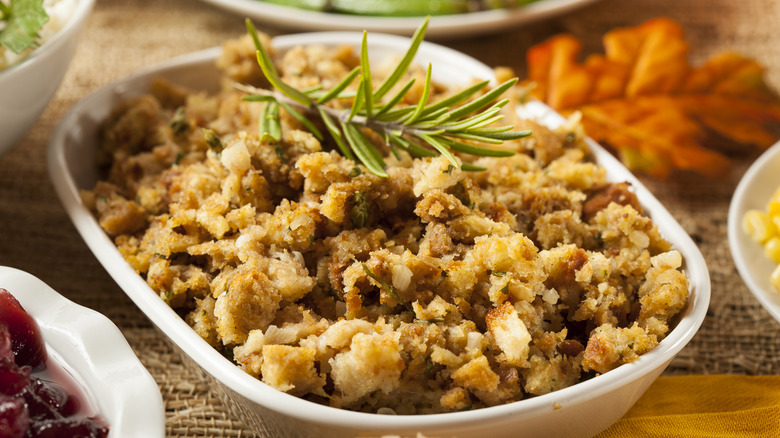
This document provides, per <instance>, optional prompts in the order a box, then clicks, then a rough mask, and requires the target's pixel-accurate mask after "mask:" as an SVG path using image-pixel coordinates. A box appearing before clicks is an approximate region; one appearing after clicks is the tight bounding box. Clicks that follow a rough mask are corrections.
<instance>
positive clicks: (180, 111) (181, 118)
mask: <svg viewBox="0 0 780 438" xmlns="http://www.w3.org/2000/svg"><path fill="white" fill-rule="evenodd" d="M169 125H170V126H171V132H173V135H181V134H183V133H185V132H186V131H187V130H188V129H190V122H189V121H188V120H187V113H186V112H185V111H184V107H183V106H180V107H178V108H176V111H175V112H174V113H173V117H171V121H170V122H169Z"/></svg>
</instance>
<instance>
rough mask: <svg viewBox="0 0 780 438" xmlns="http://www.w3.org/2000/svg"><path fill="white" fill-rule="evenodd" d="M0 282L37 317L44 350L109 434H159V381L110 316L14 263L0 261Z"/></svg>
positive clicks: (161, 409) (162, 425)
mask: <svg viewBox="0 0 780 438" xmlns="http://www.w3.org/2000/svg"><path fill="white" fill-rule="evenodd" d="M0 287H2V288H4V289H6V290H8V291H9V292H10V293H11V295H13V296H14V297H15V298H16V299H17V300H18V301H19V302H20V304H21V305H22V307H23V308H24V309H25V311H26V312H27V313H28V314H29V315H30V316H32V317H33V318H34V319H35V321H36V322H37V323H38V326H39V327H40V328H41V334H42V335H43V339H44V342H45V343H46V347H47V350H48V352H49V356H52V357H54V358H55V360H56V361H57V363H56V366H57V367H60V368H63V369H64V370H65V372H66V373H68V374H70V375H71V377H73V379H74V380H75V381H76V383H77V384H79V386H81V387H82V388H85V394H84V395H85V396H86V397H87V399H88V400H87V401H88V403H87V404H88V405H89V406H92V407H94V408H95V409H96V411H97V415H99V416H100V417H102V418H103V419H105V420H106V422H107V423H108V427H109V437H112V438H113V437H116V438H119V437H126V436H148V437H163V436H164V435H165V417H164V412H165V409H164V406H163V401H162V395H161V394H160V390H159V387H158V386H157V383H156V382H155V380H154V379H153V378H152V375H151V374H149V372H148V371H147V370H146V368H144V366H143V365H142V364H141V362H140V361H139V360H138V358H137V357H136V355H135V353H134V352H133V350H132V348H131V347H130V345H129V344H128V343H127V340H126V339H125V337H124V336H123V335H122V333H121V331H120V330H119V328H117V326H116V325H114V323H113V322H111V321H110V320H109V319H108V318H106V317H105V316H103V315H102V314H101V313H99V312H96V311H94V310H92V309H89V308H87V307H84V306H81V305H79V304H76V303H74V302H73V301H70V300H69V299H67V298H65V297H64V296H62V295H61V294H59V293H58V292H57V291H55V290H54V289H52V288H51V287H50V286H48V285H47V284H46V283H44V282H43V281H42V280H40V279H38V278H37V277H35V276H33V275H32V274H29V273H27V272H24V271H21V270H19V269H16V268H11V267H5V266H0ZM60 360H62V361H63V362H62V363H60Z"/></svg>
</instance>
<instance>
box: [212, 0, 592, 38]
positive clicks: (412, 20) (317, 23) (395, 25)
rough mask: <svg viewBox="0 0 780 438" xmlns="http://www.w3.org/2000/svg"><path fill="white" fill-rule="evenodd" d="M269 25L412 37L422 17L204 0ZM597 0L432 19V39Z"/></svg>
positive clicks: (543, 2)
mask: <svg viewBox="0 0 780 438" xmlns="http://www.w3.org/2000/svg"><path fill="white" fill-rule="evenodd" d="M203 1H205V2H206V3H211V4H213V5H215V6H218V7H220V8H223V9H226V10H228V11H232V12H235V13H237V14H240V15H241V16H243V17H250V18H253V19H255V20H257V21H259V22H262V23H267V24H269V25H271V26H283V27H286V28H290V29H296V30H301V31H303V30H305V31H312V30H342V31H343V30H356V31H360V32H362V31H363V30H368V31H370V32H384V33H393V34H399V35H406V36H411V35H412V34H413V33H414V31H415V29H417V27H418V26H419V25H420V22H421V21H422V17H378V16H365V15H346V14H335V13H327V12H318V11H311V10H305V9H299V8H294V7H291V6H283V5H275V4H272V3H265V2H262V1H258V0H203ZM595 1H596V0H539V1H537V2H534V3H529V4H527V5H523V6H519V7H517V8H514V9H497V10H488V11H478V12H471V13H466V14H456V15H437V16H433V17H431V22H430V25H429V26H428V33H427V35H428V36H429V37H431V38H465V37H469V36H474V35H479V34H487V33H496V32H501V31H504V30H509V29H511V28H513V27H519V26H521V25H523V24H525V23H531V22H534V21H539V20H543V19H545V18H550V17H553V16H556V15H560V14H565V13H567V12H571V11H573V10H576V9H578V8H581V7H583V6H585V5H588V4H590V3H593V2H595Z"/></svg>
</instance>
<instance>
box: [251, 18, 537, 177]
mask: <svg viewBox="0 0 780 438" xmlns="http://www.w3.org/2000/svg"><path fill="white" fill-rule="evenodd" d="M428 21H429V18H426V19H425V20H424V21H423V23H422V24H421V25H420V27H419V28H418V29H417V30H416V32H415V33H414V35H413V36H412V39H411V44H410V46H409V49H408V50H407V52H406V53H405V54H404V56H403V58H402V59H401V61H400V62H399V63H398V64H397V66H396V68H395V69H394V70H393V71H392V72H391V73H390V74H389V75H388V76H387V77H386V78H385V79H384V81H383V82H382V83H381V84H380V85H379V86H378V87H377V88H376V89H374V88H373V83H372V81H371V66H370V64H369V61H368V42H367V41H368V37H367V33H366V32H363V40H362V43H361V48H360V66H358V67H356V68H355V69H354V70H352V71H351V72H350V73H349V74H348V75H347V76H346V77H345V78H344V79H343V80H342V81H341V82H340V83H339V84H337V85H336V86H335V87H333V88H332V89H331V90H322V89H321V88H319V87H316V88H313V89H309V90H298V89H296V88H295V87H293V86H291V85H289V84H287V83H285V82H284V81H283V80H282V78H281V77H280V76H279V73H278V72H277V70H276V67H275V66H274V64H273V61H272V60H271V57H270V56H269V54H268V52H267V50H266V49H265V47H263V45H262V43H261V42H260V38H259V37H258V34H257V31H256V29H255V27H254V25H253V24H252V22H251V21H250V20H247V21H246V25H247V30H248V31H249V34H250V35H251V36H252V39H253V41H254V44H255V47H256V49H257V61H258V63H259V64H260V68H261V70H262V71H263V74H264V75H265V77H266V78H267V79H268V82H269V83H270V84H271V86H272V87H273V89H272V90H266V89H260V88H255V87H251V86H248V85H241V84H237V85H236V87H237V88H239V89H241V90H243V91H246V92H248V93H250V95H249V96H247V97H246V98H245V99H246V100H250V101H264V102H266V108H265V109H264V111H263V113H262V116H261V120H260V123H259V133H260V137H261V138H262V139H263V140H265V141H277V142H278V141H279V140H280V138H281V133H280V130H279V127H280V124H279V108H280V107H281V108H282V109H284V110H285V111H287V112H288V113H289V114H290V115H292V116H293V117H294V118H295V119H297V120H298V121H300V122H301V124H302V125H303V126H304V127H306V129H308V130H309V131H311V132H312V133H313V134H314V135H315V136H316V137H317V138H318V139H319V140H321V141H322V140H323V139H324V137H323V135H322V133H321V132H320V130H319V129H318V128H317V127H316V125H315V124H314V123H312V120H311V119H309V117H312V118H318V119H319V120H321V121H322V124H323V125H324V126H325V128H326V131H327V133H328V134H329V135H330V138H331V139H332V140H333V142H335V143H336V146H337V147H338V148H339V150H340V151H341V153H342V154H343V155H344V156H345V157H347V158H349V159H351V160H355V161H359V162H360V163H362V164H363V165H364V166H366V168H368V169H369V170H370V171H371V172H372V173H374V174H376V175H379V176H382V177H386V176H387V172H386V171H385V168H386V167H387V165H386V163H385V161H384V158H383V157H382V154H381V153H380V151H379V149H378V148H377V145H375V144H374V143H373V142H372V141H371V140H369V139H368V137H366V134H365V133H364V131H363V130H365V129H368V130H371V131H374V132H376V133H377V134H379V135H380V137H381V138H384V139H385V145H386V146H387V147H388V149H390V151H391V152H393V153H394V154H395V155H398V149H401V150H405V151H406V152H408V153H409V154H410V155H412V156H414V157H426V156H436V155H438V154H441V155H444V156H445V157H447V159H448V160H449V161H450V162H451V163H452V165H454V166H456V167H461V168H462V169H464V170H480V169H481V168H479V167H477V166H474V165H471V164H469V163H464V164H463V165H461V163H459V162H458V160H457V158H456V157H455V155H454V154H453V152H458V153H463V154H469V155H475V156H489V157H507V156H511V155H514V152H512V151H508V150H503V149H495V148H490V147H486V145H499V144H501V143H502V142H504V141H506V140H515V139H519V138H523V137H526V136H528V135H530V134H531V132H530V131H513V130H512V127H511V126H499V127H495V126H493V125H494V124H495V123H496V122H498V121H499V120H501V119H502V118H503V115H501V114H500V112H501V109H502V108H503V107H504V106H505V105H506V104H507V103H508V100H507V99H503V100H499V98H500V97H501V95H503V94H504V93H505V92H506V91H507V90H509V89H510V88H512V87H513V86H514V85H515V84H516V83H517V79H516V78H515V79H511V80H509V81H506V82H504V83H502V84H500V85H498V86H497V87H495V88H493V89H492V90H489V91H487V92H485V93H484V94H482V95H481V96H478V97H477V94H478V93H480V92H482V91H483V90H484V89H485V87H486V86H487V85H488V81H483V82H480V83H478V84H475V85H474V86H471V87H468V88H466V89H464V90H462V91H460V92H459V93H457V94H455V95H453V96H450V97H447V98H445V99H443V100H441V101H439V102H436V103H429V102H428V100H429V98H430V95H431V91H432V81H431V65H430V64H429V65H428V68H427V70H426V74H425V84H424V87H423V91H422V93H421V96H420V99H419V100H418V102H417V103H416V104H415V105H411V106H399V103H400V102H401V101H402V100H403V98H404V96H405V95H406V93H407V92H408V91H409V90H410V89H411V87H412V85H413V83H414V80H413V79H412V80H410V81H409V82H407V83H405V84H404V85H403V86H401V87H399V91H398V92H396V93H395V94H393V95H391V96H389V97H388V98H385V97H386V96H388V95H389V93H390V91H392V90H393V89H394V88H396V86H397V85H398V84H399V82H400V81H401V79H402V78H403V76H404V75H405V74H406V72H407V71H408V69H409V66H410V65H411V63H412V60H413V59H414V56H415V55H416V54H417V50H418V49H419V47H420V44H421V43H422V41H423V38H424V36H425V31H426V29H427V27H428ZM355 81H357V83H356V85H355V86H354V87H352V88H351V89H349V88H350V86H351V85H354V84H355ZM334 99H352V105H351V107H350V108H349V109H348V110H346V109H337V108H333V107H331V106H328V105H327V104H328V102H330V101H332V100H334ZM307 116H308V117H307Z"/></svg>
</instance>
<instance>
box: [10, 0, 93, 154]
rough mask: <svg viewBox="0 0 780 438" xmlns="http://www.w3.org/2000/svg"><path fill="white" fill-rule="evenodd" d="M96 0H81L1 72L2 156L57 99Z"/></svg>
mask: <svg viewBox="0 0 780 438" xmlns="http://www.w3.org/2000/svg"><path fill="white" fill-rule="evenodd" d="M94 3H95V0H78V2H77V5H76V8H75V10H74V11H73V16H72V17H70V19H69V20H68V21H67V23H66V24H65V26H64V27H63V28H62V29H60V30H59V32H57V33H56V34H55V35H54V36H53V37H52V38H51V39H50V40H48V41H46V42H45V43H44V44H43V45H41V47H38V48H37V49H36V50H35V51H33V52H32V53H31V54H30V56H28V57H27V58H25V59H24V60H23V61H21V62H19V63H17V64H13V65H11V66H8V67H6V68H4V69H2V70H0V96H2V97H1V98H0V132H2V135H0V155H2V154H3V153H5V152H8V151H10V150H11V149H13V148H14V146H16V145H17V144H18V143H19V141H21V140H22V138H23V137H24V136H25V134H27V132H28V131H29V130H30V128H32V126H33V125H34V124H35V122H36V121H37V120H38V117H40V115H41V113H43V110H45V109H46V106H47V105H48V104H49V101H50V100H51V98H52V97H54V93H55V92H56V91H57V88H59V86H60V82H62V78H63V77H64V76H65V72H66V71H67V69H68V65H69V64H70V60H71V58H73V52H74V51H75V49H76V44H77V42H78V38H79V34H80V33H81V30H82V29H83V28H84V24H85V22H86V20H87V17H88V16H89V13H90V11H91V10H92V6H93V4H94Z"/></svg>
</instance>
